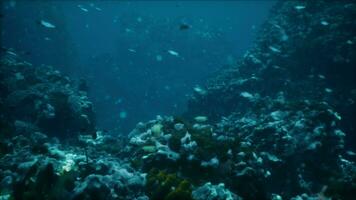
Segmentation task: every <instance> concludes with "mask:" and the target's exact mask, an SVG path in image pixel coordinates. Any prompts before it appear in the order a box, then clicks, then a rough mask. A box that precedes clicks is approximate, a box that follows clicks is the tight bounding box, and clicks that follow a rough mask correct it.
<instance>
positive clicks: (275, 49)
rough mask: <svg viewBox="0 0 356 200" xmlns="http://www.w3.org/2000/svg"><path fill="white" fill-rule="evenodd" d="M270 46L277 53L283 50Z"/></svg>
mask: <svg viewBox="0 0 356 200" xmlns="http://www.w3.org/2000/svg"><path fill="white" fill-rule="evenodd" d="M268 48H269V49H270V50H271V51H273V52H275V53H281V50H279V49H277V48H276V47H273V46H269V47H268Z"/></svg>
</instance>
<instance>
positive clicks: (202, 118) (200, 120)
mask: <svg viewBox="0 0 356 200" xmlns="http://www.w3.org/2000/svg"><path fill="white" fill-rule="evenodd" d="M194 120H195V121H197V122H199V123H202V122H206V121H207V120H208V117H206V116H196V117H194Z"/></svg>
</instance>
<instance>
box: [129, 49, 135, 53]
mask: <svg viewBox="0 0 356 200" xmlns="http://www.w3.org/2000/svg"><path fill="white" fill-rule="evenodd" d="M128 50H129V51H130V52H132V53H136V50H135V49H128Z"/></svg>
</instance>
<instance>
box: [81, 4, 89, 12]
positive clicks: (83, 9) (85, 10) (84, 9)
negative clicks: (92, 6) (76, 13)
mask: <svg viewBox="0 0 356 200" xmlns="http://www.w3.org/2000/svg"><path fill="white" fill-rule="evenodd" d="M78 8H80V10H82V11H84V12H88V11H89V10H88V9H86V8H84V7H83V6H82V5H78Z"/></svg>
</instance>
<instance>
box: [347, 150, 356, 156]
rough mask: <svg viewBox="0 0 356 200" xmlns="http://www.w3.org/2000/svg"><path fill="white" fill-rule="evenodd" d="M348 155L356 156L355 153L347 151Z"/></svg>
mask: <svg viewBox="0 0 356 200" xmlns="http://www.w3.org/2000/svg"><path fill="white" fill-rule="evenodd" d="M346 154H347V155H349V156H356V153H355V152H353V151H346Z"/></svg>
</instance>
